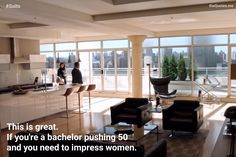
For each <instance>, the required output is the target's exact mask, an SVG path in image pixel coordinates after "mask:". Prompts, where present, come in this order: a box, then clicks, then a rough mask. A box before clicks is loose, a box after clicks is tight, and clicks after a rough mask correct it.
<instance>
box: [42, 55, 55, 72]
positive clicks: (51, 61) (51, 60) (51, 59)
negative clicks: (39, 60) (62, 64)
mask: <svg viewBox="0 0 236 157" xmlns="http://www.w3.org/2000/svg"><path fill="white" fill-rule="evenodd" d="M41 55H45V56H46V68H48V69H53V65H54V53H53V52H41Z"/></svg>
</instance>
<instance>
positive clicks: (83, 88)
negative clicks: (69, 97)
mask: <svg viewBox="0 0 236 157" xmlns="http://www.w3.org/2000/svg"><path fill="white" fill-rule="evenodd" d="M85 88H86V86H84V85H82V86H80V87H79V89H78V91H76V92H75V93H77V94H78V105H79V112H75V113H77V114H81V113H83V112H81V107H80V105H81V104H80V103H81V102H80V96H81V95H80V94H81V93H82V92H83V91H84V90H85Z"/></svg>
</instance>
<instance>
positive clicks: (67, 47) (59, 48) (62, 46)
mask: <svg viewBox="0 0 236 157" xmlns="http://www.w3.org/2000/svg"><path fill="white" fill-rule="evenodd" d="M63 50H76V43H58V44H56V51H63Z"/></svg>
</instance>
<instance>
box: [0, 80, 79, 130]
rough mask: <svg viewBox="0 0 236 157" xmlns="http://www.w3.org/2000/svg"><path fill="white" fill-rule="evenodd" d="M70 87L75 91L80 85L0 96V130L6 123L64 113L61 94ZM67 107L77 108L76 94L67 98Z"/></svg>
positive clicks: (30, 90)
mask: <svg viewBox="0 0 236 157" xmlns="http://www.w3.org/2000/svg"><path fill="white" fill-rule="evenodd" d="M70 87H71V88H73V89H74V91H77V90H78V88H79V87H80V85H79V84H77V85H71V84H68V85H60V86H56V87H52V88H50V90H41V91H35V90H34V89H29V90H28V92H27V93H26V94H24V95H14V94H13V93H5V94H0V122H1V123H0V124H1V127H0V128H1V129H3V128H6V127H7V125H6V123H25V122H28V121H31V120H35V119H38V118H42V117H45V116H48V115H52V114H55V113H59V112H62V111H65V104H66V102H65V97H64V96H62V94H64V93H65V91H66V89H67V88H70ZM81 97H82V94H81ZM80 100H81V101H82V99H80ZM68 105H69V108H78V95H77V94H76V93H73V94H72V95H71V96H69V98H68Z"/></svg>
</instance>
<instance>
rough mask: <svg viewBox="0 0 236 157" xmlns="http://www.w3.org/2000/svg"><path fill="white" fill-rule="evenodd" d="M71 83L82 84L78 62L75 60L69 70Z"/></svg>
mask: <svg viewBox="0 0 236 157" xmlns="http://www.w3.org/2000/svg"><path fill="white" fill-rule="evenodd" d="M71 74H72V83H79V84H83V80H82V74H81V72H80V70H79V62H75V64H74V69H73V70H72V71H71Z"/></svg>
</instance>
